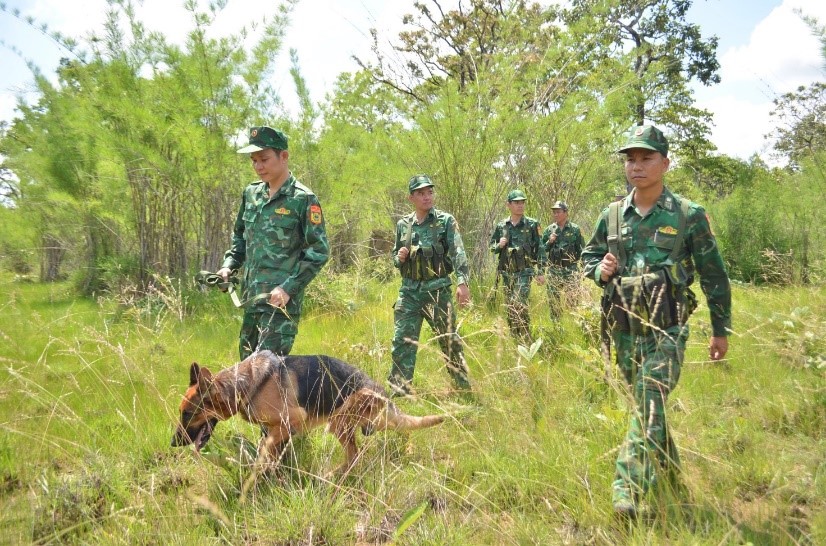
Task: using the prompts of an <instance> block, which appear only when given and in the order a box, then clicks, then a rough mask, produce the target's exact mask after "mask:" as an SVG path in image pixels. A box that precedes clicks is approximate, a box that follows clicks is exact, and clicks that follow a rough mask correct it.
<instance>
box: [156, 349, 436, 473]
mask: <svg viewBox="0 0 826 546" xmlns="http://www.w3.org/2000/svg"><path fill="white" fill-rule="evenodd" d="M180 409H181V422H180V424H179V425H178V428H177V430H176V432H175V436H173V438H172V445H173V446H182V445H187V444H189V443H195V446H196V448H197V449H200V448H201V447H203V446H204V444H206V442H207V440H209V438H210V436H211V435H212V430H213V428H214V426H215V424H216V423H217V422H218V421H220V420H224V419H228V418H230V417H232V416H233V415H235V414H236V413H240V414H241V416H242V417H243V418H244V419H245V420H247V421H249V422H251V423H259V424H261V425H263V426H264V427H266V428H267V430H268V434H267V437H266V438H265V445H266V446H267V448H268V450H269V451H270V453H271V454H272V455H275V454H276V453H277V452H278V451H279V450H280V447H281V445H282V444H283V443H284V442H285V441H287V440H288V439H289V438H290V437H291V436H292V435H294V434H300V433H302V432H304V431H306V430H308V429H310V428H312V427H315V426H318V425H321V424H324V423H327V424H328V428H329V430H330V432H332V433H333V434H335V435H336V437H337V438H338V439H339V441H340V442H341V444H342V446H343V447H344V450H345V453H346V458H347V462H346V465H347V466H348V467H349V466H351V465H352V464H354V463H355V460H356V457H357V455H358V448H357V445H356V441H355V435H356V430H357V429H358V428H361V429H362V430H363V431H364V432H365V433H369V432H372V431H373V430H387V429H394V430H409V429H418V428H424V427H430V426H434V425H437V424H439V423H441V422H442V421H443V420H444V416H442V415H428V416H424V417H415V416H412V415H407V414H405V413H403V412H402V411H400V410H399V409H398V407H396V405H395V404H393V402H392V401H391V400H390V399H389V398H388V397H387V394H386V392H385V390H384V389H383V388H382V387H381V385H379V384H378V383H376V382H375V381H373V380H372V379H371V378H370V377H368V376H367V375H366V374H365V373H364V372H362V371H361V370H359V369H358V368H355V367H354V366H351V365H350V364H348V363H346V362H344V361H342V360H339V359H336V358H333V357H329V356H325V355H309V356H276V355H274V354H273V353H271V352H270V351H260V352H256V353H253V354H252V355H250V356H249V357H248V358H246V359H244V360H243V361H241V362H239V363H238V364H236V365H234V366H231V367H229V368H226V369H224V370H221V371H220V372H218V373H217V374H215V375H214V376H213V375H212V373H211V372H210V371H209V370H208V369H206V368H203V367H200V366H199V365H198V364H197V363H194V362H193V364H192V366H191V368H190V385H189V388H188V389H187V391H186V394H185V395H184V399H183V401H182V402H181V408H180Z"/></svg>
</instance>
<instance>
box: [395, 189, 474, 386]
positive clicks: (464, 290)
mask: <svg viewBox="0 0 826 546" xmlns="http://www.w3.org/2000/svg"><path fill="white" fill-rule="evenodd" d="M433 188H434V184H433V182H432V181H431V180H430V178H429V177H427V176H425V175H416V176H414V177H412V178H411V179H410V180H409V181H408V192H409V195H408V199H409V200H410V203H411V204H412V205H413V208H414V211H413V212H412V213H410V214H408V215H407V216H405V217H403V218H402V219H401V220H399V222H398V224H396V244H395V246H394V247H393V264H394V265H395V266H396V267H397V268H398V269H399V271H400V273H401V276H402V284H401V288H400V289H399V298H398V299H397V300H396V303H395V305H394V307H393V308H394V333H393V349H392V358H393V366H392V368H391V370H390V376H389V378H388V381H389V383H390V387H391V389H392V391H393V393H394V394H395V395H402V396H403V395H407V394H409V393H410V392H411V383H412V381H413V371H414V369H415V367H416V352H417V350H418V342H419V334H420V333H421V329H422V320H426V321H427V323H428V324H429V325H430V327H431V328H432V329H433V332H434V334H435V335H436V336H437V339H438V341H439V345H440V347H441V349H442V352H443V353H444V355H445V361H446V366H447V371H448V373H449V374H450V376H451V377H452V378H453V383H454V385H455V386H456V388H457V389H458V390H459V391H460V392H463V393H470V383H469V381H468V369H467V364H466V363H465V358H464V354H463V352H462V340H461V338H460V337H459V333H458V332H457V331H456V310H455V308H454V305H453V296H452V294H451V280H450V274H451V273H453V272H455V274H456V283H457V287H456V299H457V300H458V302H459V305H461V306H465V305H467V304H468V303H470V290H469V289H468V276H469V271H468V261H467V255H466V254H465V247H464V245H463V244H462V237H461V235H460V234H459V225H458V224H457V223H456V220H455V219H454V218H453V216H451V215H450V214H448V213H446V212H444V211H441V210H439V209H437V208H435V207H434V200H435V193H434V189H433Z"/></svg>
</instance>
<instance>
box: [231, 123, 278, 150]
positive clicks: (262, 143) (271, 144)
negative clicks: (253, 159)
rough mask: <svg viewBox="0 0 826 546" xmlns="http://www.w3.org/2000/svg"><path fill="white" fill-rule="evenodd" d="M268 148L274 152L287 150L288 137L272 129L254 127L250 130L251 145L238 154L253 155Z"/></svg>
mask: <svg viewBox="0 0 826 546" xmlns="http://www.w3.org/2000/svg"><path fill="white" fill-rule="evenodd" d="M267 148H273V149H274V150H286V149H287V135H285V134H284V133H282V132H281V131H276V130H275V129H273V128H272V127H267V126H261V127H252V128H251V129H250V141H249V144H248V145H247V146H244V147H243V148H241V149H240V150H238V153H239V154H251V153H252V152H260V151H261V150H266V149H267Z"/></svg>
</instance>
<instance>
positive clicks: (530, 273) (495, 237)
mask: <svg viewBox="0 0 826 546" xmlns="http://www.w3.org/2000/svg"><path fill="white" fill-rule="evenodd" d="M527 199H528V198H527V196H526V195H525V192H523V191H522V190H512V191H511V192H510V193H508V202H507V207H508V210H509V211H510V216H509V217H507V218H505V219H504V220H502V221H501V222H499V223H498V224H496V227H495V228H494V229H493V233H492V234H491V238H490V250H491V252H492V253H493V254H495V255H496V256H497V266H496V274H497V275H498V278H497V281H498V280H500V279H501V281H502V287H503V289H504V291H505V307H506V310H507V317H508V326H510V330H511V333H512V334H513V335H514V337H516V338H517V339H518V340H519V341H521V342H524V343H527V344H530V342H531V317H530V312H529V306H528V303H529V298H530V294H531V280H532V279H533V277H534V275H536V282H537V284H539V285H542V284H544V283H545V277H544V275H542V270H541V267H540V264H542V263H544V261H545V251H544V247H543V246H542V245H541V244H540V235H539V232H540V230H541V229H542V228H541V227H540V225H539V222H538V221H537V220H534V219H533V218H530V217H529V216H525V204H526V202H527Z"/></svg>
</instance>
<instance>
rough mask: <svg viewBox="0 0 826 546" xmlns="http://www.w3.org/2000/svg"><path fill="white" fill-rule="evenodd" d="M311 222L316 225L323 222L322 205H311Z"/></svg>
mask: <svg viewBox="0 0 826 546" xmlns="http://www.w3.org/2000/svg"><path fill="white" fill-rule="evenodd" d="M310 223H312V224H316V225H318V224H320V223H321V205H318V204H313V205H310Z"/></svg>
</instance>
